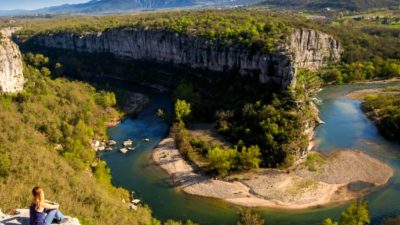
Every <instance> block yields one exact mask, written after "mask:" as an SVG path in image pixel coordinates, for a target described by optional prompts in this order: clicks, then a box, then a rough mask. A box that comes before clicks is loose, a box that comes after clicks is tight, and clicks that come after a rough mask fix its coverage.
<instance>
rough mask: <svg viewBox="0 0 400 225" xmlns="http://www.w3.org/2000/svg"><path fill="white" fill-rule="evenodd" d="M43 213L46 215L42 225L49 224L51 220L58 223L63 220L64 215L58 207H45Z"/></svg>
mask: <svg viewBox="0 0 400 225" xmlns="http://www.w3.org/2000/svg"><path fill="white" fill-rule="evenodd" d="M45 213H46V214H47V215H46V219H45V220H44V225H50V224H51V223H52V222H53V221H55V222H57V223H58V222H61V221H63V220H64V215H63V214H62V213H61V212H60V210H58V209H46V210H45Z"/></svg>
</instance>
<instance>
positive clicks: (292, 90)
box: [0, 3, 400, 225]
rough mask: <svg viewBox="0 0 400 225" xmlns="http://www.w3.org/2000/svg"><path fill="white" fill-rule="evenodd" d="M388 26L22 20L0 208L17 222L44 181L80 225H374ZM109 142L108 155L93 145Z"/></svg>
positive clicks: (389, 156) (390, 99)
mask: <svg viewBox="0 0 400 225" xmlns="http://www.w3.org/2000/svg"><path fill="white" fill-rule="evenodd" d="M146 4H147V3H146ZM390 15H391V14H390ZM391 18H392V17H391ZM393 18H395V17H393ZM393 18H392V19H390V20H387V19H386V20H385V19H381V18H375V19H369V18H365V17H362V18H359V17H351V16H349V17H340V16H338V17H335V20H334V21H330V22H328V20H326V21H318V20H310V19H308V18H307V17H304V16H302V15H300V14H293V15H289V14H285V13H283V12H273V11H270V10H255V9H252V8H245V9H229V10H228V9H220V10H216V9H208V10H177V11H161V12H151V13H150V12H149V13H138V14H136V13H135V14H132V15H106V16H91V15H79V16H77V17H75V18H74V17H73V16H69V15H62V16H55V17H54V18H39V19H33V20H31V19H26V18H24V17H22V18H17V19H16V21H14V22H13V25H12V27H18V30H17V29H15V30H14V29H13V30H12V31H11V30H10V28H7V27H10V20H7V19H6V20H3V21H2V23H1V26H2V27H3V34H2V36H1V37H2V39H1V48H0V53H1V61H0V66H1V68H2V69H1V73H0V90H1V91H2V93H3V94H2V95H1V96H0V100H1V105H0V106H1V111H0V113H1V115H0V118H1V120H0V122H1V127H2V128H3V129H2V132H1V136H0V138H1V144H0V162H1V166H0V180H1V181H2V184H1V185H0V190H3V191H2V192H1V193H4V194H3V195H1V198H2V199H4V201H5V202H6V204H4V205H0V207H1V208H2V209H3V210H4V211H6V212H9V211H10V210H12V209H15V208H23V207H27V206H28V204H29V198H28V197H29V196H27V195H26V193H25V192H26V191H25V190H26V189H29V187H30V186H33V185H34V184H35V182H40V183H43V185H46V187H48V188H49V195H50V196H59V195H60V194H62V196H63V197H60V199H59V201H60V203H61V204H62V205H67V207H66V208H65V212H66V213H68V215H70V216H72V217H77V219H79V221H80V222H81V223H82V224H115V223H116V222H117V221H118V222H119V223H121V224H146V225H147V224H154V225H157V224H169V225H173V224H188V225H190V224H195V223H199V224H212V225H213V224H215V225H217V224H218V225H220V224H234V223H235V221H236V220H237V215H238V214H239V212H240V213H241V215H243V212H244V208H248V207H249V208H252V211H254V212H256V214H255V215H256V216H257V215H260V216H261V218H263V219H264V220H265V221H266V222H267V223H268V224H270V223H272V224H276V225H284V224H300V225H303V224H304V225H314V224H315V225H317V224H321V223H322V221H324V220H325V219H326V218H332V219H333V220H337V219H338V216H339V215H340V211H342V210H343V209H344V207H345V206H346V205H347V203H348V202H349V201H352V200H354V199H365V200H367V201H368V209H369V210H370V213H371V217H369V215H368V219H369V218H371V221H372V224H380V223H381V222H382V220H383V218H386V217H388V216H393V215H397V214H399V213H400V211H399V210H400V207H399V205H398V202H397V201H396V199H398V197H399V196H400V194H399V192H398V189H396V185H397V183H398V180H399V171H398V168H399V167H398V165H399V151H398V150H399V145H398V143H397V142H396V141H391V140H395V139H396V138H397V136H395V135H396V134H397V130H396V129H397V128H398V120H396V119H398V118H397V115H398V104H397V103H398V102H397V101H396V96H397V94H398V93H397V90H398V85H399V82H398V81H396V79H398V77H400V63H399V57H398V47H399V46H400V42H399V39H398V38H397V36H398V30H397V28H396V27H395V26H394V25H393V23H394V22H395V21H396V19H393ZM385 21H386V22H385ZM388 21H389V22H388ZM393 21H394V22H393ZM357 34H362V35H357ZM20 51H21V52H20ZM383 79H393V82H384V81H379V80H383ZM366 81H373V82H366ZM360 82H366V83H360ZM371 88H372V90H380V92H376V93H372V94H369V95H367V96H366V97H365V98H364V95H365V94H364V92H363V91H362V90H363V89H371ZM383 88H385V89H383ZM360 90H361V91H360ZM382 90H383V91H382ZM381 92H383V93H381ZM394 92H395V93H394ZM349 93H351V94H349ZM389 95H390V96H389ZM349 96H350V97H351V96H352V97H354V98H353V99H351V98H349ZM362 99H364V100H365V101H364V102H363V103H361V102H360V100H362ZM127 103H129V105H127ZM363 111H364V112H365V113H366V115H367V116H368V117H366V116H365V114H364V112H363ZM368 118H370V119H372V121H371V120H369V119H368ZM374 123H375V124H376V126H377V128H376V126H375V124H374ZM378 130H379V131H380V132H378ZM381 134H382V135H384V136H385V137H387V138H388V139H385V138H383V137H382V136H381ZM108 139H112V140H115V141H116V143H117V144H116V146H115V147H112V148H111V149H110V150H111V151H105V152H102V151H101V152H100V151H98V152H95V151H93V149H92V147H91V146H90V145H91V143H93V141H94V140H99V142H106V140H108ZM128 139H132V140H133V143H134V144H133V145H134V146H133V147H132V149H131V151H127V152H126V154H121V153H120V152H119V151H118V149H119V147H121V146H122V145H121V144H122V143H123V142H124V141H126V140H128ZM21 146H23V147H22V148H21ZM27 151H32V152H34V153H35V154H27ZM52 159H53V160H52ZM31 160H33V161H31ZM11 162H12V163H11ZM15 162H21V163H15ZM35 162H37V163H35ZM42 162H43V164H44V165H45V166H41V165H42ZM58 172H61V173H64V174H65V175H63V176H59V177H57V178H56V179H54V180H52V179H49V177H52V176H54V175H55V174H57V173H58ZM165 172H166V173H165ZM21 174H30V175H31V176H30V177H28V176H23V175H22V176H21ZM50 184H52V185H50ZM9 186H15V189H14V190H13V194H12V195H8V192H7V187H9ZM77 190H79V191H78V192H79V193H78V194H76V195H74V194H73V193H74V192H77ZM135 198H140V199H141V200H142V202H143V205H139V206H138V208H137V209H136V210H131V209H129V204H130V203H129V202H130V201H131V200H132V199H135ZM16 199H17V200H16ZM232 203H233V204H232ZM354 204H358V205H357V207H366V206H364V204H366V203H364V202H361V201H360V202H358V203H353V204H351V206H350V208H351V207H353V205H354ZM350 208H349V209H350ZM389 208H390V209H389ZM368 209H367V213H368ZM63 210H64V209H63ZM117 212H118V213H117ZM104 215H107V219H106V220H105V219H104V218H103V217H104ZM121 218H123V219H121ZM241 219H243V217H241ZM178 221H186V222H178ZM192 221H194V222H192ZM341 222H343V214H342V217H341ZM260 224H261V223H260ZM323 224H324V225H325V224H326V223H325V222H324V223H323ZM328 224H329V223H328ZM365 224H367V223H365ZM343 225H348V224H346V223H343Z"/></svg>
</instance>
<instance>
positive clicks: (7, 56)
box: [0, 29, 24, 93]
mask: <svg viewBox="0 0 400 225" xmlns="http://www.w3.org/2000/svg"><path fill="white" fill-rule="evenodd" d="M0 33H1V37H0V93H15V92H19V91H21V90H22V89H23V86H24V76H23V66H22V57H21V52H20V51H19V48H18V46H17V45H16V44H15V43H14V42H13V41H12V40H11V39H10V36H11V33H12V30H11V29H2V30H1V31H0Z"/></svg>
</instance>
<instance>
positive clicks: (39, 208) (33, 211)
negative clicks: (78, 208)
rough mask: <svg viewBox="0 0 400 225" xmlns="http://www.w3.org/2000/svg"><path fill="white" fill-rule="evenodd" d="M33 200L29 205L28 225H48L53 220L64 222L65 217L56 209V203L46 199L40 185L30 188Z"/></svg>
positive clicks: (65, 220)
mask: <svg viewBox="0 0 400 225" xmlns="http://www.w3.org/2000/svg"><path fill="white" fill-rule="evenodd" d="M32 195H33V201H32V205H31V207H30V210H29V212H30V225H50V224H51V223H53V222H56V223H65V222H67V221H68V219H67V218H65V217H64V215H63V214H62V213H61V212H60V210H58V208H59V207H60V206H59V205H58V204H55V203H53V202H50V201H47V200H46V199H45V198H44V192H43V190H42V188H40V187H34V188H33V189H32Z"/></svg>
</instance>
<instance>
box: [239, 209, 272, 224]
mask: <svg viewBox="0 0 400 225" xmlns="http://www.w3.org/2000/svg"><path fill="white" fill-rule="evenodd" d="M265 224H266V223H265V221H264V219H263V218H261V216H260V214H258V213H256V212H253V211H252V210H250V209H246V210H243V211H242V212H241V213H240V217H239V220H238V221H237V222H236V225H265Z"/></svg>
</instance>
